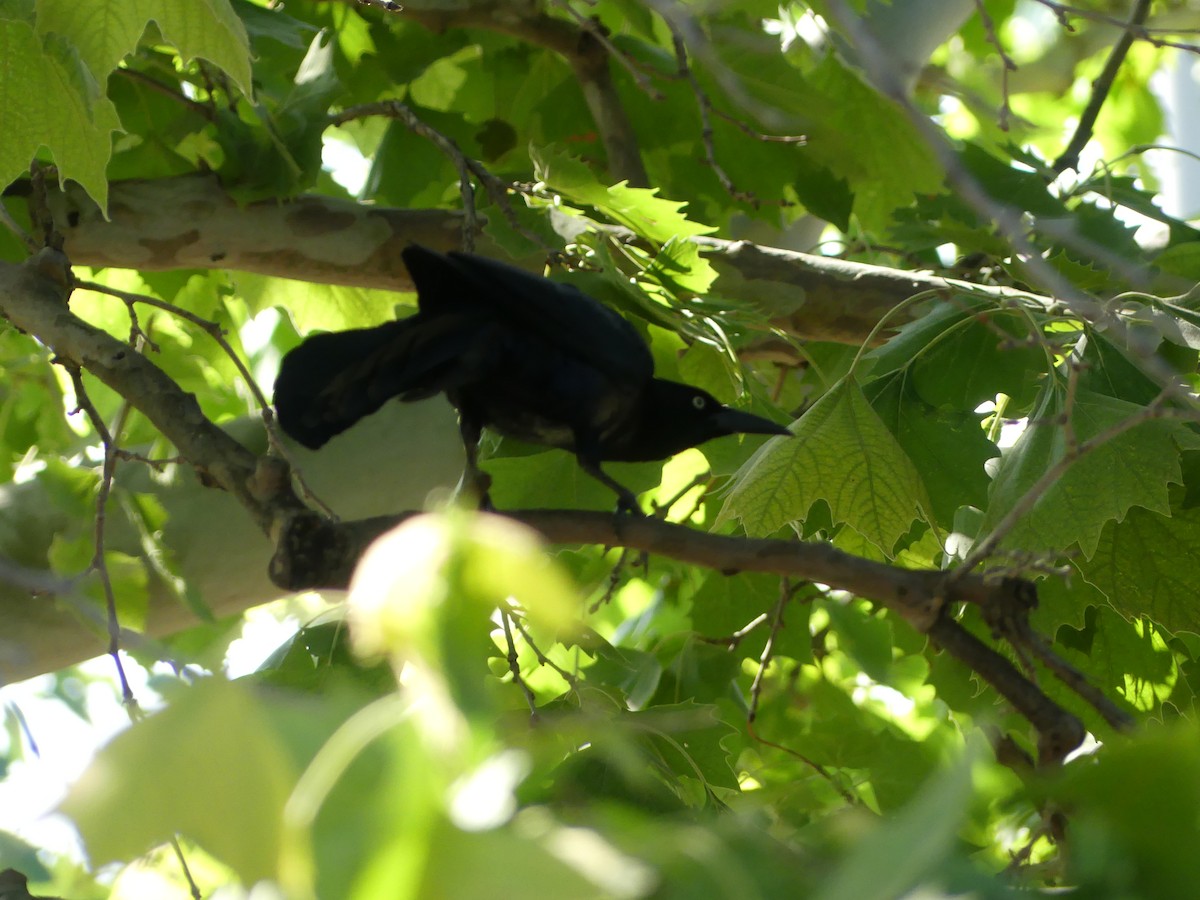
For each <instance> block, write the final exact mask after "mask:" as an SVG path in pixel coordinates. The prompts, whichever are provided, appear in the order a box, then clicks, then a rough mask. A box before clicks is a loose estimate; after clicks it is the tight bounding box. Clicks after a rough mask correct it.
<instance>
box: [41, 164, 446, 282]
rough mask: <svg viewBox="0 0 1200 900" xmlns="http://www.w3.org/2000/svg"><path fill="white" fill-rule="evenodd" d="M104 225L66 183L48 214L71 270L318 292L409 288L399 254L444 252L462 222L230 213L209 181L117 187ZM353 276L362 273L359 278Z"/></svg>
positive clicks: (258, 210)
mask: <svg viewBox="0 0 1200 900" xmlns="http://www.w3.org/2000/svg"><path fill="white" fill-rule="evenodd" d="M109 197H110V200H109V209H108V214H109V219H108V220H107V221H106V220H105V217H104V214H103V213H102V212H101V210H100V209H99V208H98V207H97V206H96V205H95V204H94V203H93V202H92V201H91V200H90V199H89V198H88V197H87V195H86V194H84V192H83V191H82V190H81V189H79V187H78V186H77V185H75V184H73V183H72V184H70V185H68V186H67V188H66V190H64V191H61V192H51V194H50V196H49V198H48V199H49V203H50V211H51V213H52V214H53V216H54V223H55V225H56V226H57V227H58V228H59V229H60V230H61V231H62V233H63V236H64V237H65V239H66V245H65V248H64V249H65V250H66V252H67V254H68V255H69V256H70V258H71V262H72V263H75V264H76V265H85V266H113V267H116V268H122V269H143V270H151V271H160V270H164V269H237V270H240V271H243V272H254V273H256V274H261V275H277V276H280V277H282V278H294V279H298V280H300V281H311V282H316V283H319V284H341V285H352V286H359V287H375V288H386V289H390V290H395V291H406V290H412V281H411V280H410V279H409V277H408V272H407V271H406V270H405V268H404V266H403V264H402V263H401V261H400V251H401V250H403V249H404V248H405V247H406V246H408V245H409V244H411V243H413V242H420V243H422V244H424V245H426V246H427V247H432V248H434V249H437V250H453V249H456V248H458V247H459V246H460V244H461V240H462V215H461V214H460V213H457V212H450V211H446V210H437V209H412V210H409V209H393V208H387V207H376V206H368V205H366V204H362V203H355V202H353V201H350V200H339V199H337V198H334V197H320V196H304V197H298V198H296V199H295V200H285V201H282V202H280V201H277V200H269V201H263V202H261V203H250V204H246V205H239V204H238V203H237V202H236V201H235V200H234V199H233V198H232V197H230V196H229V194H227V193H226V192H225V191H224V190H223V189H222V188H221V185H220V183H219V182H218V181H217V178H216V176H213V175H186V176H181V177H178V178H160V179H154V180H152V181H119V182H115V183H113V185H112V190H111V192H110V194H109ZM357 273H362V274H361V275H359V274H357Z"/></svg>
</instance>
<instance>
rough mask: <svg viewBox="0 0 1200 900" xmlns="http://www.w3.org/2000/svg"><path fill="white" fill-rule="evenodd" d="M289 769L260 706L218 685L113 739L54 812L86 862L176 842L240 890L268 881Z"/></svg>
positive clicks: (198, 689)
mask: <svg viewBox="0 0 1200 900" xmlns="http://www.w3.org/2000/svg"><path fill="white" fill-rule="evenodd" d="M295 775H296V768H295V765H294V763H293V761H292V760H291V759H290V757H289V752H288V751H287V749H286V747H285V744H284V741H283V736H282V735H281V734H280V733H279V731H278V730H277V729H276V728H275V727H273V726H272V724H271V721H270V717H269V716H268V715H267V713H266V710H265V709H264V707H263V704H262V702H261V701H260V700H259V699H258V698H256V697H255V696H254V695H253V694H252V693H251V692H250V691H249V690H247V689H246V688H245V687H240V686H237V685H233V684H229V683H226V682H222V681H219V680H210V681H208V682H206V683H203V684H200V685H197V686H195V687H193V688H190V689H189V690H188V691H187V692H186V693H185V694H182V695H181V696H178V697H177V698H176V699H175V701H174V702H173V703H172V704H171V705H170V707H168V708H167V709H166V710H164V711H163V712H161V713H158V714H157V715H154V716H151V717H150V718H149V719H146V720H145V721H143V722H141V723H139V724H138V725H137V726H136V727H134V728H131V729H130V730H128V731H126V732H124V733H122V734H120V735H118V736H117V737H116V738H115V739H114V740H113V741H112V743H111V744H109V745H108V746H107V747H106V748H104V750H102V751H101V752H100V754H99V755H98V756H97V758H96V760H95V761H94V762H93V763H92V764H91V766H90V767H89V768H88V770H87V771H86V772H85V773H84V774H83V777H82V778H81V779H80V780H79V782H78V783H77V784H76V785H75V786H74V787H73V788H72V789H71V791H70V793H69V794H68V795H67V798H66V800H65V801H63V806H62V809H63V811H64V812H66V813H67V815H69V816H70V817H71V819H72V821H73V822H74V823H75V824H76V826H77V827H78V828H79V831H80V833H81V834H82V836H83V839H84V842H85V844H86V845H87V848H88V853H89V855H90V857H91V860H92V862H93V863H94V864H96V865H103V864H104V863H107V862H110V861H112V860H129V859H133V858H135V857H137V856H140V855H141V854H142V853H145V852H146V851H147V850H149V849H150V848H151V847H153V846H155V845H157V844H162V843H165V842H167V841H169V840H170V839H171V838H172V837H174V836H175V834H176V833H180V834H183V835H185V836H187V837H189V838H191V839H193V840H195V841H196V842H197V843H198V844H200V845H201V846H202V847H204V848H205V849H206V850H208V851H209V852H210V853H212V854H214V855H215V856H217V857H218V858H219V859H221V860H222V861H224V862H225V863H227V864H229V865H230V866H232V867H233V869H234V870H235V871H236V872H237V873H238V874H239V875H240V876H241V877H242V878H243V879H245V881H246V883H253V882H255V881H257V880H259V879H261V878H269V877H272V876H274V875H275V874H276V866H277V863H278V855H279V848H280V821H281V814H282V811H283V805H284V803H285V802H286V800H287V797H288V793H289V792H290V790H291V787H292V783H293V781H294V779H295Z"/></svg>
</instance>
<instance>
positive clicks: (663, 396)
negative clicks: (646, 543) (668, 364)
mask: <svg viewBox="0 0 1200 900" xmlns="http://www.w3.org/2000/svg"><path fill="white" fill-rule="evenodd" d="M640 419H641V421H640V422H639V427H638V429H637V434H636V437H635V438H634V440H633V441H631V442H630V446H629V447H628V451H629V454H630V455H628V456H627V457H625V458H627V459H666V458H667V457H668V456H673V455H675V454H676V453H679V452H680V451H681V450H686V449H687V448H688V447H695V446H696V445H697V444H702V443H704V442H705V441H710V440H712V439H713V438H718V437H724V436H725V435H727V434H778V435H790V434H791V432H790V431H788V429H787V428H785V427H784V426H782V425H778V424H776V423H775V422H772V421H771V420H770V419H765V418H763V417H762V416H756V415H754V414H753V413H748V412H743V411H742V410H740V409H732V408H731V407H728V406H725V405H723V404H722V403H721V402H720V401H719V400H717V398H716V397H714V396H713V395H712V394H710V393H708V392H707V391H702V390H701V389H700V388H698V387H693V386H692V385H690V384H680V383H679V382H677V381H667V380H665V379H662V378H655V379H654V380H653V381H651V382H650V385H649V387H648V388H647V390H646V393H645V394H644V395H643V399H642V406H641V417H640ZM635 454H636V455H635Z"/></svg>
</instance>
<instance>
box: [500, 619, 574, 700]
mask: <svg viewBox="0 0 1200 900" xmlns="http://www.w3.org/2000/svg"><path fill="white" fill-rule="evenodd" d="M512 624H513V625H514V626H515V627H516V629H517V631H518V632H519V633H520V635H521V637H522V639H523V640H524V641H525V646H527V647H528V648H529V649H530V650H532V651H533V655H534V656H535V657H537V661H538V663H539V664H540V665H543V666H549V667H550V668H551V669H553V670H554V671H555V672H557V673H558V674H559V675H560V676H561V677H562V679H563V680H564V681H565V682H566V683H567V684H569V685H570V686H571V687H572V688H575V687H577V686H578V684H579V681H578V679H577V678H576V677H575V676H574V675H573V674H572V673H570V672H568V671H567V670H566V669H564V668H563V667H562V666H560V665H559V664H558V663H556V662H555V661H554V660H552V659H551V658H550V657H548V656H547V655H546V654H545V653H543V652H542V648H541V647H539V646H538V645H537V642H536V641H534V639H533V638H532V637H531V636H530V634H529V632H528V631H527V630H526V629H525V624H524V623H523V622H522V621H521V618H520V616H517V615H516V614H515V613H514V614H513V617H512Z"/></svg>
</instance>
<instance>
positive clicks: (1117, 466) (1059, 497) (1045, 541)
mask: <svg viewBox="0 0 1200 900" xmlns="http://www.w3.org/2000/svg"><path fill="white" fill-rule="evenodd" d="M1063 401H1064V398H1063V394H1062V392H1061V391H1059V390H1051V391H1050V392H1049V393H1048V394H1047V396H1046V397H1045V398H1044V400H1043V403H1042V405H1041V406H1040V408H1039V409H1038V411H1037V413H1036V415H1035V417H1034V418H1035V419H1036V421H1038V422H1042V423H1044V424H1040V425H1032V426H1030V427H1029V428H1027V429H1026V430H1025V431H1024V433H1023V434H1022V435H1021V437H1020V438H1019V439H1018V440H1017V442H1016V444H1014V445H1013V447H1012V448H1011V449H1010V450H1009V451H1008V452H1007V453H1005V454H1004V456H1003V458H1002V460H1001V463H1000V468H999V471H998V472H997V473H996V479H995V481H994V482H993V484H992V491H991V499H990V502H989V505H988V509H987V514H986V515H985V516H984V521H983V524H982V526H981V528H980V532H979V533H980V534H981V535H986V534H988V533H990V531H991V530H992V529H993V528H994V527H995V526H996V524H997V523H998V522H999V521H1000V519H1001V518H1003V517H1004V515H1006V514H1007V513H1008V511H1009V510H1010V509H1012V508H1013V506H1014V505H1015V504H1016V503H1018V502H1019V501H1020V500H1021V498H1022V497H1024V495H1025V494H1026V493H1027V492H1028V491H1029V489H1030V488H1031V487H1032V486H1033V484H1034V483H1035V482H1036V481H1037V480H1038V479H1039V478H1041V477H1042V476H1043V475H1044V474H1045V473H1046V471H1047V470H1048V469H1049V468H1050V467H1052V466H1054V465H1055V464H1057V463H1058V462H1059V460H1061V459H1062V458H1063V455H1064V454H1065V453H1066V452H1067V438H1066V434H1065V433H1064V431H1063V429H1062V428H1059V427H1056V426H1054V425H1053V424H1051V423H1053V422H1055V421H1057V418H1058V417H1059V416H1060V415H1061V414H1062V413H1063V410H1064V403H1063ZM1139 409H1140V407H1138V406H1136V405H1135V404H1132V403H1127V402H1126V401H1124V400H1118V399H1116V398H1115V397H1106V396H1104V395H1102V394H1093V393H1091V392H1090V391H1083V390H1081V391H1078V392H1077V395H1076V398H1075V405H1074V408H1073V409H1072V411H1071V423H1072V426H1073V428H1074V430H1075V438H1076V440H1077V441H1086V440H1088V439H1089V438H1092V437H1094V436H1095V435H1097V434H1100V433H1101V432H1104V431H1105V430H1107V429H1109V428H1111V427H1113V426H1114V425H1116V424H1117V423H1119V422H1121V421H1122V420H1124V419H1126V418H1128V417H1129V416H1131V415H1134V414H1135V413H1137V411H1138V410H1139ZM1194 441H1195V438H1193V437H1191V436H1190V435H1189V433H1188V432H1187V431H1185V430H1184V429H1183V428H1182V427H1180V426H1179V425H1178V424H1176V423H1172V422H1166V421H1149V422H1145V423H1143V424H1141V425H1138V426H1136V427H1135V428H1132V429H1131V430H1129V431H1126V432H1124V433H1123V434H1120V435H1118V436H1117V437H1115V438H1113V439H1112V440H1110V441H1107V442H1105V443H1104V444H1102V445H1100V446H1099V447H1098V448H1097V449H1095V450H1093V451H1092V452H1090V453H1088V454H1086V455H1085V456H1083V457H1081V458H1080V459H1078V460H1076V461H1075V462H1074V463H1073V464H1072V465H1071V466H1070V468H1068V469H1067V471H1066V472H1065V473H1064V474H1063V476H1062V477H1061V478H1060V479H1058V481H1056V482H1055V483H1054V484H1052V485H1051V486H1050V487H1049V488H1047V489H1046V490H1045V491H1044V492H1043V494H1042V496H1041V497H1039V498H1038V501H1037V502H1036V503H1035V504H1034V505H1033V507H1032V509H1030V510H1029V512H1028V513H1027V514H1026V515H1025V516H1023V517H1022V518H1021V520H1020V521H1019V522H1018V523H1017V525H1016V526H1015V527H1014V528H1013V530H1012V531H1011V532H1009V534H1008V536H1007V537H1006V538H1005V540H1004V546H1006V547H1012V548H1020V549H1026V550H1065V549H1067V548H1068V547H1070V546H1071V545H1072V544H1075V543H1078V544H1079V547H1080V549H1081V550H1082V551H1083V553H1084V556H1086V557H1091V556H1092V554H1093V553H1095V552H1096V546H1097V543H1098V542H1099V540H1100V531H1101V529H1103V528H1104V526H1105V524H1106V523H1107V522H1109V521H1112V520H1114V519H1115V520H1117V521H1120V520H1121V519H1122V518H1124V516H1125V514H1126V513H1127V512H1128V511H1129V510H1130V509H1131V508H1132V507H1135V506H1140V507H1144V508H1146V509H1150V510H1154V511H1156V512H1160V513H1163V514H1169V512H1170V505H1169V503H1168V496H1167V493H1168V490H1167V486H1168V485H1169V484H1179V483H1181V482H1182V480H1183V477H1182V474H1181V472H1180V466H1179V450H1180V446H1179V445H1180V443H1181V442H1184V443H1186V444H1187V445H1190V444H1192V443H1194ZM1098 486H1103V490H1098V489H1097V488H1098Z"/></svg>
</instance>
